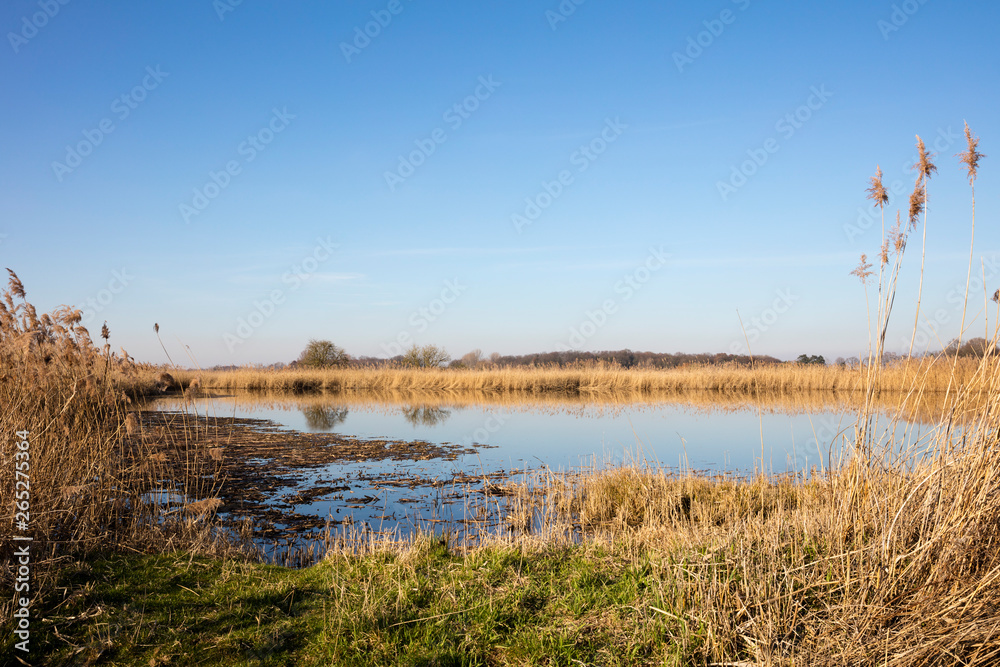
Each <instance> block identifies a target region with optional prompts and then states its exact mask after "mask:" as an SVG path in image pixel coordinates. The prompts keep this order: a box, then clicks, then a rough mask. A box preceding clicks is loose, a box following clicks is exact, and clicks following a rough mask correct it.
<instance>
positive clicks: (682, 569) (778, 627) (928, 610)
mask: <svg viewBox="0 0 1000 667" xmlns="http://www.w3.org/2000/svg"><path fill="white" fill-rule="evenodd" d="M998 406H1000V363H998V362H997V361H996V360H986V361H985V362H983V364H982V366H980V368H979V369H978V372H977V373H976V375H975V376H974V378H973V380H972V382H971V383H970V384H969V385H967V386H965V387H964V388H963V389H962V390H961V391H959V392H957V393H955V394H952V396H951V398H949V402H948V412H949V413H950V414H953V415H959V414H961V415H965V416H966V417H965V418H964V419H961V420H958V421H953V422H950V423H949V422H942V423H940V424H939V426H938V428H937V429H936V430H935V431H934V433H933V434H932V436H931V440H930V441H929V442H928V443H927V444H928V445H929V449H928V450H927V451H925V452H924V453H923V454H922V455H920V456H918V455H917V454H915V453H914V452H912V451H911V452H905V453H894V451H893V443H892V442H891V441H886V442H881V443H876V444H877V446H876V448H875V450H874V452H873V454H874V455H873V456H871V457H870V458H868V459H863V458H860V457H854V458H853V459H851V460H850V461H849V462H847V463H846V464H845V465H843V466H842V467H840V468H838V469H836V470H835V471H833V472H832V473H827V474H824V475H816V474H814V475H813V476H811V477H809V478H793V477H786V478H781V479H774V478H765V477H755V478H752V479H738V478H732V477H729V478H709V477H705V476H695V475H691V476H683V475H682V476H674V475H668V474H665V473H664V472H663V471H662V469H658V468H657V467H654V466H647V465H645V464H643V463H637V464H633V465H629V466H625V467H621V468H615V469H610V470H595V471H593V472H591V473H588V474H583V475H580V474H574V475H566V476H556V475H551V474H546V475H539V476H537V477H535V478H534V479H532V480H529V481H528V483H524V484H521V485H520V486H518V487H516V488H515V489H513V490H514V491H515V492H516V496H515V497H514V499H513V500H512V501H511V508H510V511H509V514H508V523H509V525H510V526H511V529H512V531H513V532H514V533H517V532H519V531H522V532H524V533H527V534H526V535H524V536H522V537H520V538H519V539H520V540H521V541H522V542H526V543H530V542H531V541H535V542H536V543H537V544H538V545H552V544H557V543H560V542H563V543H566V542H574V541H577V540H579V539H580V538H581V537H584V538H585V541H586V542H587V543H589V544H603V545H605V546H606V547H607V548H611V549H614V550H615V551H616V553H618V554H621V555H623V556H624V557H627V558H631V559H634V561H635V562H636V563H640V562H643V561H645V560H648V559H650V558H652V559H653V560H654V561H656V562H658V563H659V565H658V569H657V581H658V586H659V590H658V591H657V592H658V595H659V597H660V598H661V599H664V600H668V601H670V603H671V605H672V606H667V607H666V609H669V610H670V612H669V613H670V614H673V615H675V616H676V617H678V618H681V619H687V620H688V622H690V621H691V619H697V620H698V621H699V622H701V623H704V625H705V626H706V627H707V628H710V634H711V638H710V641H709V642H708V643H707V645H706V648H705V651H706V652H705V654H704V655H703V656H701V658H702V659H704V660H707V661H723V660H731V659H734V658H736V657H739V658H742V659H749V660H750V661H751V664H761V665H765V664H766V665H784V664H830V665H833V664H837V665H869V664H879V665H900V666H902V665H934V664H967V665H973V664H974V665H990V664H997V661H1000V448H998V436H997V434H998V432H1000V410H998ZM539 548H540V546H539ZM680 633H681V630H680V628H678V637H677V640H678V641H680V639H681V638H680Z"/></svg>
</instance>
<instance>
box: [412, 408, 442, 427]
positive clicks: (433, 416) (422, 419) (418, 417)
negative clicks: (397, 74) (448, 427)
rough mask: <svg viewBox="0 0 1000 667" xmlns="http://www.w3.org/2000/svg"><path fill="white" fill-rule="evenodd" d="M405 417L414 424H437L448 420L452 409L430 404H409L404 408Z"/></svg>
mask: <svg viewBox="0 0 1000 667" xmlns="http://www.w3.org/2000/svg"><path fill="white" fill-rule="evenodd" d="M402 412H403V418H404V419H405V420H406V421H408V422H410V424H412V425H413V426H437V425H438V424H443V423H444V422H446V421H448V418H449V417H451V410H446V409H445V408H435V407H432V406H429V405H409V406H406V407H404V408H402Z"/></svg>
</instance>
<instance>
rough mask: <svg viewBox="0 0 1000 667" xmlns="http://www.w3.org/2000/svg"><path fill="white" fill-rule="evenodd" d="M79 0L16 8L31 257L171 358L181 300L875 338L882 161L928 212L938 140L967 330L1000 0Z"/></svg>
mask: <svg viewBox="0 0 1000 667" xmlns="http://www.w3.org/2000/svg"><path fill="white" fill-rule="evenodd" d="M63 1H64V2H65V4H62V3H61V2H60V1H59V0H42V1H41V2H39V1H38V0H35V1H34V2H27V1H22V0H11V1H10V2H7V3H5V4H4V6H3V8H2V9H0V28H2V31H3V33H4V36H5V38H4V44H3V45H2V46H0V68H2V69H0V72H2V77H3V84H4V85H3V89H4V91H5V92H6V95H5V99H6V103H5V104H4V105H3V107H2V110H0V114H2V117H3V118H2V120H3V122H2V123H0V135H2V139H0V146H2V147H3V150H2V152H0V234H3V236H2V237H0V258H2V260H3V262H2V266H5V267H10V268H12V269H14V270H15V271H17V273H18V274H19V275H20V277H21V278H22V280H23V281H24V283H25V286H26V288H27V290H28V295H29V299H30V300H31V301H33V302H34V303H35V304H36V306H37V307H39V308H40V309H44V310H49V309H51V308H53V307H55V306H57V305H60V304H64V303H65V304H75V305H76V306H78V307H81V308H83V309H84V311H85V313H86V315H87V320H88V323H89V324H90V327H91V329H92V331H96V329H98V328H99V327H100V325H101V323H102V322H104V321H105V320H106V321H107V322H108V325H109V327H110V328H111V331H112V336H113V337H112V343H114V344H115V345H116V347H117V346H124V347H125V348H126V349H127V350H128V351H129V352H130V353H131V354H133V355H134V356H135V357H136V358H138V359H140V360H145V361H153V362H161V361H166V359H165V357H164V355H163V351H162V350H161V349H160V346H159V343H158V342H157V341H156V338H155V336H154V334H153V331H152V329H153V323H154V322H156V323H159V324H160V327H161V331H160V333H161V336H162V337H163V339H164V342H165V343H166V344H167V346H168V350H170V352H171V356H172V357H174V360H175V361H181V360H183V362H184V363H190V360H189V358H188V357H187V354H186V352H185V346H186V347H187V349H189V350H190V353H191V355H192V356H193V358H194V359H196V360H197V362H198V363H200V364H201V365H213V364H231V363H235V364H242V363H252V362H259V363H270V362H274V361H290V360H292V359H294V358H295V357H296V356H297V354H298V352H299V351H300V350H301V349H302V347H303V346H304V344H305V343H306V341H307V340H308V339H309V338H327V339H331V340H333V341H334V342H336V343H337V344H339V345H341V346H343V347H345V348H346V349H347V351H348V352H349V353H351V354H354V355H374V356H386V355H387V354H389V353H391V352H393V351H394V350H395V349H396V348H395V346H396V344H398V343H399V342H400V341H402V342H403V343H404V344H405V343H408V342H410V341H413V342H416V343H419V344H425V343H434V344H438V345H442V346H444V347H445V348H446V349H447V350H448V351H449V352H450V353H451V354H452V355H453V356H456V357H458V356H461V355H462V354H464V353H465V352H468V351H469V350H471V349H473V348H480V349H482V350H483V351H484V352H486V353H490V352H500V353H503V354H511V353H526V352H536V351H545V350H554V349H562V348H576V349H589V350H600V349H620V348H625V347H628V348H632V349H635V350H654V351H661V352H677V351H684V352H719V351H734V350H736V349H740V348H741V347H742V346H743V340H744V335H743V333H742V332H741V328H740V321H739V318H738V317H737V311H738V312H739V314H740V316H741V317H742V318H743V322H744V325H745V326H746V327H747V329H748V332H749V334H750V338H751V347H752V350H753V352H754V353H757V354H771V355H775V356H777V357H780V358H794V357H795V356H797V355H798V354H800V353H809V354H823V355H825V356H827V358H831V359H832V358H833V357H836V356H841V355H842V356H849V355H852V354H861V353H863V352H864V350H865V348H866V345H867V340H868V339H867V329H866V321H865V298H864V292H863V291H862V288H861V285H860V284H859V283H858V282H857V280H856V279H854V278H852V277H851V276H849V275H848V273H849V271H850V270H851V269H852V268H853V267H854V266H855V265H856V264H857V260H858V256H859V254H860V253H862V252H866V253H868V255H869V256H874V255H876V254H877V250H878V247H879V243H880V238H879V236H880V232H879V231H878V224H879V223H878V222H877V221H876V222H875V223H874V224H872V223H870V222H864V221H862V224H858V218H859V215H860V214H859V210H862V211H868V210H869V209H870V206H869V204H868V202H866V200H865V197H864V195H865V188H866V187H867V179H868V178H869V177H870V176H871V175H872V174H873V173H874V170H875V165H876V164H880V165H881V166H882V168H883V170H884V171H885V173H886V180H887V182H889V183H892V182H894V181H896V182H898V184H899V187H900V188H901V193H902V194H901V196H897V197H894V199H893V201H892V202H890V209H889V210H888V212H887V218H891V217H892V216H893V215H894V214H895V210H896V207H897V206H899V207H903V208H905V206H906V201H905V200H906V197H907V196H908V194H909V192H910V189H911V188H912V183H913V173H912V172H910V171H909V170H908V169H906V166H907V165H908V164H910V163H911V162H912V160H913V158H914V157H915V147H914V143H915V138H914V135H915V134H920V135H921V136H922V137H924V139H925V140H926V141H927V143H928V145H929V146H931V147H932V150H934V151H935V152H938V153H939V155H938V157H937V161H938V164H939V168H940V171H939V173H938V174H937V175H935V177H934V178H933V180H932V181H931V183H930V187H929V196H930V213H929V218H928V231H927V241H928V249H927V262H926V264H927V266H926V274H925V280H924V298H923V308H922V313H923V315H922V317H921V320H922V331H923V334H924V335H923V336H921V337H919V340H918V344H919V343H920V342H921V341H923V342H924V345H923V346H924V347H932V348H934V347H936V346H937V340H936V339H937V338H940V339H942V340H948V339H950V338H952V337H954V336H955V335H957V334H958V328H959V320H960V318H961V304H960V303H958V301H959V299H957V298H956V292H955V290H956V288H957V287H962V288H964V284H965V278H966V271H967V266H968V252H969V231H970V221H971V217H970V213H971V210H970V209H971V205H970V197H969V186H968V183H967V181H966V178H965V175H964V171H963V170H962V169H961V168H960V166H959V165H958V162H957V159H956V158H954V157H953V155H954V154H955V153H958V152H959V151H960V150H963V149H964V147H965V142H964V138H963V137H962V136H961V132H962V126H963V121H968V122H969V124H970V125H971V127H972V128H973V131H974V132H975V133H976V134H978V135H980V136H981V137H982V145H981V150H982V151H983V152H985V153H986V154H987V155H991V154H994V153H997V151H996V150H995V149H991V146H992V145H993V144H994V142H995V141H996V140H997V139H1000V123H998V121H997V114H996V109H997V108H1000V99H998V97H1000V92H998V86H997V85H996V84H997V83H998V82H997V75H996V72H998V71H1000V51H998V50H997V49H996V47H995V45H994V41H995V33H996V30H997V28H998V27H1000V21H998V18H1000V9H998V7H997V5H996V4H995V3H987V2H985V1H976V2H967V3H944V2H940V1H934V0H926V1H925V2H922V3H921V2H919V0H909V2H904V3H892V2H885V3H883V2H860V1H847V2H838V3H765V2H762V1H757V0H738V1H732V0H718V1H715V2H704V3H652V2H632V1H624V2H617V3H610V2H606V1H604V0H586V1H584V2H581V3H580V4H575V3H574V2H573V1H572V0H566V1H564V2H563V3H561V4H560V3H559V2H557V1H556V0H551V1H547V2H546V1H539V2H526V3H502V2H477V3H468V4H464V5H461V6H458V5H457V4H456V3H453V4H447V5H446V4H443V3H432V2H429V1H422V0H398V1H395V2H390V1H389V0H376V1H365V2H350V3H344V2H337V3H332V2H331V3H321V2H284V3H278V2H251V1H250V0H244V1H243V2H241V3H239V4H236V2H235V0H218V1H216V2H212V1H211V0H198V1H194V0H181V1H178V2H171V3H162V2H148V1H146V2H135V3H129V4H128V5H124V6H123V5H120V4H119V3H86V2H83V1H82V0H68V1H67V0H63ZM366 31H367V34H366ZM935 142H936V143H937V146H934V144H935ZM998 157H1000V155H998ZM754 160H755V161H756V162H754ZM748 161H750V162H748ZM734 170H736V171H735V173H734ZM740 170H742V173H741V171H740ZM747 174H749V175H747ZM996 174H997V170H996V169H995V168H994V167H993V160H992V159H991V158H989V157H988V158H987V159H986V160H985V161H984V162H983V164H982V167H981V171H980V177H979V179H978V180H977V182H976V187H977V202H976V205H977V223H978V224H977V230H976V231H977V236H976V247H975V256H976V260H975V263H976V269H975V273H977V274H981V273H982V271H983V268H982V264H981V258H985V259H986V265H985V271H986V273H987V280H986V284H987V290H988V291H989V293H991V294H992V292H993V290H994V289H996V287H998V286H1000V261H998V260H997V259H995V258H1000V229H998V227H997V225H996V220H997V213H998V207H997V196H996V194H997V185H998V177H997V175H996ZM720 184H721V185H720ZM904 213H905V211H904ZM919 253H920V243H919V239H918V238H916V237H914V238H913V239H911V241H910V245H909V247H908V248H907V253H906V256H905V260H904V271H903V274H902V276H901V279H900V295H899V297H898V298H897V302H896V303H897V305H896V312H895V315H896V317H895V320H894V326H893V328H892V329H891V331H890V335H889V344H888V348H889V349H892V350H900V349H905V347H906V345H905V344H904V343H908V341H909V338H910V333H911V331H912V327H913V318H914V312H915V301H916V289H917V280H918V278H919V263H920V257H919ZM974 287H976V285H974ZM870 289H873V288H872V287H870ZM982 292H983V289H982V288H981V287H980V288H979V290H978V292H975V293H974V296H975V299H974V303H975V304H976V306H975V307H974V308H972V309H971V310H970V316H969V319H970V320H972V319H973V318H978V319H975V320H974V322H975V323H974V329H973V330H972V334H970V335H975V334H976V333H980V332H982V331H983V327H984V322H983V317H982V310H983V308H982V301H983V299H982ZM980 335H981V333H980ZM928 341H929V342H928Z"/></svg>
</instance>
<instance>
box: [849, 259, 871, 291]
mask: <svg viewBox="0 0 1000 667" xmlns="http://www.w3.org/2000/svg"><path fill="white" fill-rule="evenodd" d="M871 268H872V265H871V263H870V262H869V261H868V255H866V254H864V253H861V261H860V262H858V265H857V266H856V267H854V270H853V271H851V275H852V276H857V277H858V280H860V281H861V283H862V284H864V283H867V282H868V278H869V277H870V276H871V275H872V270H871Z"/></svg>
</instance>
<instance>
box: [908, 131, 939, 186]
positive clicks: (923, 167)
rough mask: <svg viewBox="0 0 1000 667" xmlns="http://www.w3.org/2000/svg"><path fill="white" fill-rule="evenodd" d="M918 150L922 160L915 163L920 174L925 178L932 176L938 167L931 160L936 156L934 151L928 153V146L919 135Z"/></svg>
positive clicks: (915, 167) (914, 166)
mask: <svg viewBox="0 0 1000 667" xmlns="http://www.w3.org/2000/svg"><path fill="white" fill-rule="evenodd" d="M917 150H918V151H919V152H920V161H919V162H917V163H916V164H915V165H913V168H914V169H916V170H917V171H918V172H919V173H920V175H921V176H922V177H924V178H930V177H931V175H932V174H933V173H934V172H935V171H937V167H936V166H935V165H934V163H933V162H931V158H932V157H934V154H933V153H928V152H927V148H926V147H925V146H924V140H923V139H921V138H920V135H919V134H918V135H917Z"/></svg>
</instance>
